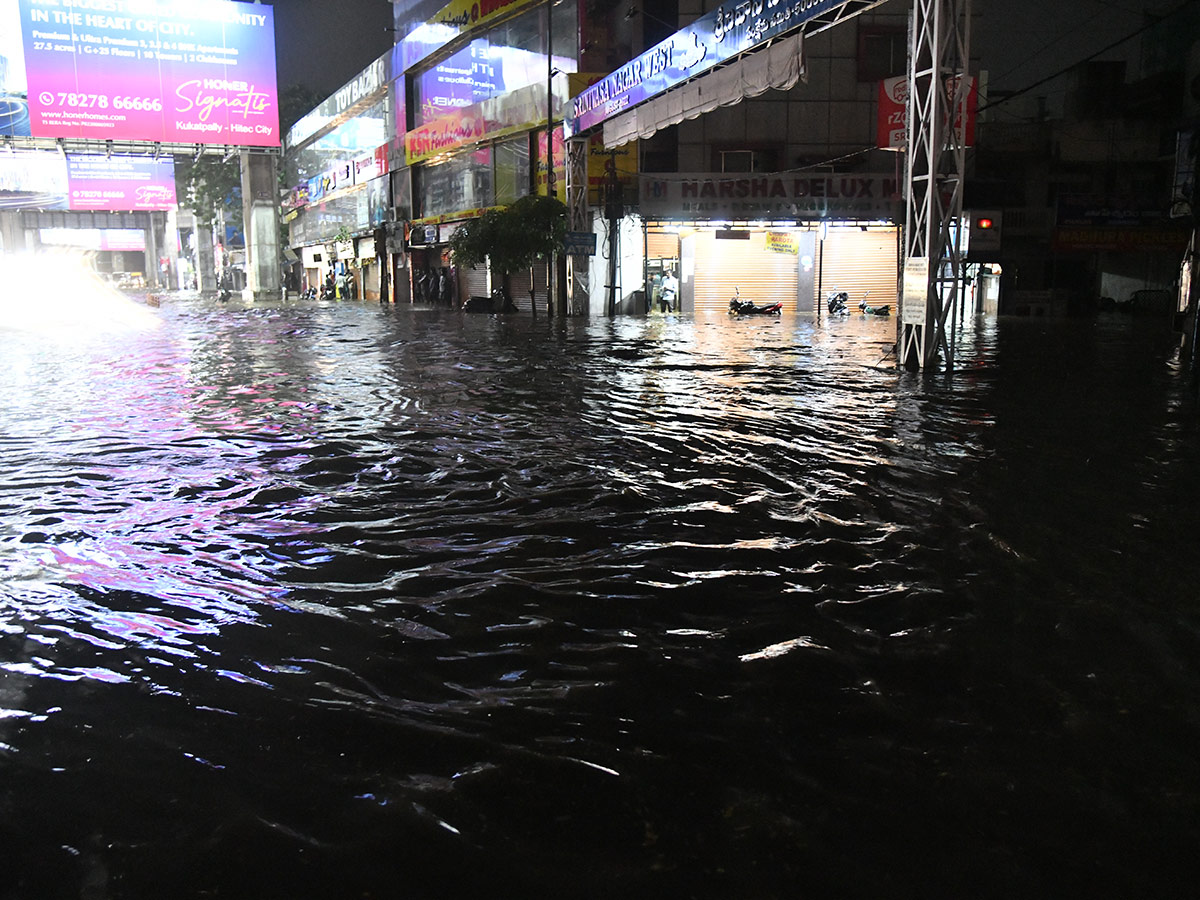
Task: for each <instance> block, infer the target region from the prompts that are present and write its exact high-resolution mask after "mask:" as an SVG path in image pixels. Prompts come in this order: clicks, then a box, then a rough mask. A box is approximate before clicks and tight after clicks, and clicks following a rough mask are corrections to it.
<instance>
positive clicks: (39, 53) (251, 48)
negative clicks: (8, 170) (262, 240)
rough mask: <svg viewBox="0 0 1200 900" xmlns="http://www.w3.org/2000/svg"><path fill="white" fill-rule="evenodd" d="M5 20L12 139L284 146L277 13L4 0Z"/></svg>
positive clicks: (167, 4)
mask: <svg viewBox="0 0 1200 900" xmlns="http://www.w3.org/2000/svg"><path fill="white" fill-rule="evenodd" d="M14 23H15V24H16V26H17V27H18V29H19V30H18V31H12V30H10V28H11V27H12V26H13V24H14ZM0 24H3V25H4V26H5V27H4V32H5V34H6V37H4V38H3V39H2V42H0V77H2V78H3V82H2V83H0V133H2V134H13V135H21V134H25V135H32V136H34V137H67V138H91V139H98V140H135V141H167V142H177V143H194V144H238V145H242V146H256V147H275V146H278V145H279V107H278V102H277V98H276V87H275V24H274V13H273V10H272V8H271V7H269V6H263V5H258V4H251V3H236V2H230V0H189V2H178V0H0ZM18 33H19V34H20V41H19V42H18V41H17V40H16V37H15V36H16V34H18Z"/></svg>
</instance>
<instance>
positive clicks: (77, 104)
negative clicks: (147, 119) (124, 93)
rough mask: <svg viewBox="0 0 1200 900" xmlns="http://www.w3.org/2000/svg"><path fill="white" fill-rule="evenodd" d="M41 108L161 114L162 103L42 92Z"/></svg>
mask: <svg viewBox="0 0 1200 900" xmlns="http://www.w3.org/2000/svg"><path fill="white" fill-rule="evenodd" d="M38 99H39V100H41V101H42V105H43V106H69V107H71V108H72V109H131V110H137V111H138V112H142V111H147V112H162V109H163V103H162V100H161V99H160V98H158V97H109V96H108V95H107V94H69V93H64V92H62V91H60V92H59V93H57V94H51V93H50V92H49V91H45V92H43V93H42V94H41V95H40V96H39V97H38Z"/></svg>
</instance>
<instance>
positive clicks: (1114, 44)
mask: <svg viewBox="0 0 1200 900" xmlns="http://www.w3.org/2000/svg"><path fill="white" fill-rule="evenodd" d="M1196 2H1197V0H1184V2H1183V3H1181V4H1179V6H1177V7H1175V8H1174V9H1173V10H1171V11H1170V12H1169V13H1167V14H1166V15H1164V16H1163V17H1162V18H1160V19H1155V20H1154V21H1153V22H1147V23H1146V24H1145V25H1143V26H1142V27H1141V28H1139V29H1137V30H1136V31H1133V32H1130V33H1129V34H1127V35H1125V37H1123V38H1119V39H1117V40H1115V41H1113V42H1112V43H1111V44H1109V45H1107V46H1105V47H1101V48H1100V49H1099V50H1097V51H1096V52H1095V53H1092V54H1090V55H1088V56H1085V57H1084V58H1083V59H1081V60H1077V61H1076V62H1073V63H1071V64H1070V65H1068V66H1065V67H1063V68H1062V69H1059V70H1058V71H1057V72H1055V73H1054V74H1053V75H1047V76H1046V77H1045V78H1039V79H1038V80H1037V81H1035V82H1033V84H1029V85H1026V86H1025V87H1023V88H1021V89H1020V90H1019V91H1013V92H1012V93H1011V94H1007V95H1005V96H1003V97H998V98H997V99H995V100H992V101H990V102H988V103H984V104H982V105H981V106H980V107H979V109H978V110H977V112H983V111H984V110H987V109H991V108H992V107H995V106H999V105H1000V104H1001V103H1007V102H1008V101H1009V100H1012V99H1013V98H1015V97H1020V96H1021V95H1022V94H1028V93H1029V92H1030V91H1032V90H1033V89H1034V88H1036V87H1039V86H1040V85H1043V84H1045V83H1046V82H1047V81H1053V80H1054V79H1055V78H1058V77H1059V76H1061V75H1065V74H1066V73H1067V72H1069V71H1071V70H1072V69H1073V68H1075V67H1076V66H1078V65H1079V64H1080V63H1085V62H1088V61H1089V60H1093V59H1095V58H1096V57H1097V56H1100V55H1101V54H1104V53H1107V52H1108V51H1109V50H1112V49H1113V48H1114V47H1119V46H1121V44H1124V43H1125V42H1126V41H1129V40H1132V39H1133V38H1135V37H1137V36H1138V35H1140V34H1143V33H1145V32H1147V31H1149V30H1150V29H1151V28H1157V27H1158V26H1159V25H1161V24H1162V23H1163V22H1165V21H1167V20H1168V19H1170V18H1171V17H1173V16H1175V15H1177V14H1178V13H1180V12H1182V11H1183V10H1184V9H1186V8H1187V7H1189V6H1191V5H1192V4H1194V3H1196Z"/></svg>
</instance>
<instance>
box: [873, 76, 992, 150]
mask: <svg viewBox="0 0 1200 900" xmlns="http://www.w3.org/2000/svg"><path fill="white" fill-rule="evenodd" d="M960 77H961V76H957V75H956V76H952V77H950V78H947V79H946V96H947V97H948V98H949V100H950V102H951V104H953V102H954V89H955V88H956V87H957V86H958V82H959V78H960ZM978 109H979V85H978V84H977V83H976V80H975V77H974V76H967V95H966V114H967V115H966V120H965V121H964V120H963V117H962V115H961V112H962V110H958V109H956V110H955V113H954V134H955V136H956V137H957V138H958V139H959V141H960V142H961V143H962V145H963V146H964V147H970V146H973V145H974V143H975V118H976V112H977V111H978ZM876 116H877V120H876V136H877V145H878V147H879V148H880V149H881V150H903V149H904V146H905V143H906V141H907V140H908V134H907V131H908V76H907V75H897V76H896V77H895V78H885V79H883V81H881V82H879V102H878V103H877V104H876Z"/></svg>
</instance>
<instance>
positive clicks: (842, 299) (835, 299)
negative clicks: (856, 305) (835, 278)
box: [825, 291, 850, 316]
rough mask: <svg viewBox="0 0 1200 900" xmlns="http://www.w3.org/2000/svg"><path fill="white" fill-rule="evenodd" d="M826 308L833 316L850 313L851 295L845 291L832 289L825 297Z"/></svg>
mask: <svg viewBox="0 0 1200 900" xmlns="http://www.w3.org/2000/svg"><path fill="white" fill-rule="evenodd" d="M825 308H826V309H827V310H829V315H831V316H848V315H850V295H849V294H848V293H846V292H845V291H830V292H829V296H828V297H826V298H825Z"/></svg>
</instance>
